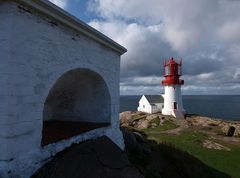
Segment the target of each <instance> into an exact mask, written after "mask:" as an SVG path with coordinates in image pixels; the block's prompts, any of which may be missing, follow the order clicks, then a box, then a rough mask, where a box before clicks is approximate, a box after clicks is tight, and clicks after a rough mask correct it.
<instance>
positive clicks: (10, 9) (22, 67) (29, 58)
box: [0, 1, 124, 177]
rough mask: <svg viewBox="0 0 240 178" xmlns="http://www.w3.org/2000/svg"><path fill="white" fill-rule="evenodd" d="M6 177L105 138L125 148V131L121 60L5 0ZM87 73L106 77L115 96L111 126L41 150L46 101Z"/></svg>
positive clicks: (2, 107)
mask: <svg viewBox="0 0 240 178" xmlns="http://www.w3.org/2000/svg"><path fill="white" fill-rule="evenodd" d="M0 27H1V31H0V60H1V65H0V84H1V87H0V88H1V89H0V99H1V100H0V112H1V115H0V177H11V176H12V177H18V176H19V177H27V176H29V175H31V174H32V173H33V172H34V171H35V170H36V168H37V167H39V166H41V165H42V164H43V163H44V162H45V161H43V160H47V158H50V157H51V156H53V155H54V154H56V153H57V152H58V151H61V150H62V149H64V148H66V147H68V146H70V145H71V144H72V143H73V142H80V141H82V140H85V139H89V138H96V137H98V136H101V135H107V136H109V137H110V138H111V139H112V140H113V141H114V142H115V143H116V144H118V145H119V146H120V147H121V148H123V147H124V143H123V139H122V135H121V132H120V130H119V121H118V111H119V70H120V59H119V55H118V54H116V53H115V52H113V51H112V50H110V49H108V48H106V47H104V46H102V45H100V44H98V43H96V42H95V41H92V40H90V39H88V38H87V37H85V36H83V35H80V34H76V33H75V32H73V31H71V30H69V29H67V28H65V27H62V26H61V25H60V24H57V25H56V24H55V22H53V21H52V20H50V19H47V18H45V17H43V16H41V15H36V14H35V13H29V12H26V11H24V10H21V9H20V8H18V6H17V4H15V3H12V2H2V1H0ZM76 68H86V69H91V70H92V71H94V72H96V73H98V74H100V75H101V77H102V78H103V80H104V81H105V82H106V84H107V86H108V89H109V92H110V97H111V126H110V127H108V128H101V129H96V130H92V131H90V132H89V133H85V134H83V135H80V136H76V137H74V138H72V139H70V140H68V141H61V142H59V143H56V144H52V145H49V146H47V147H45V148H41V146H40V143H41V137H42V117H43V107H44V102H45V100H46V97H47V96H48V93H49V91H50V89H51V88H52V86H53V84H54V83H55V81H56V80H57V79H58V78H59V77H60V76H61V75H62V74H64V73H65V72H67V71H69V70H72V69H76Z"/></svg>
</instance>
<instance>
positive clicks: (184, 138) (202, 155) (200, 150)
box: [145, 128, 240, 178]
mask: <svg viewBox="0 0 240 178" xmlns="http://www.w3.org/2000/svg"><path fill="white" fill-rule="evenodd" d="M153 130H155V132H153ZM159 130H160V131H161V129H159V128H156V129H152V130H151V132H150V131H145V134H147V137H148V139H151V140H155V141H157V142H158V143H167V144H171V145H174V146H175V147H176V148H178V149H180V150H182V151H186V152H187V153H189V154H191V155H193V156H194V157H196V158H198V159H199V160H201V161H203V162H204V163H205V164H206V165H208V166H210V167H212V168H214V169H216V170H219V171H222V172H224V173H227V174H228V175H231V176H232V177H233V178H239V177H240V171H239V170H240V164H239V163H240V147H238V146H233V145H225V146H227V147H229V148H231V151H223V150H212V149H207V148H204V147H202V145H201V143H202V142H203V141H204V140H206V139H209V138H208V135H207V134H204V133H201V132H197V131H194V130H192V129H186V130H185V131H183V132H182V133H181V134H180V135H170V134H163V133H158V131H159ZM221 144H222V143H221Z"/></svg>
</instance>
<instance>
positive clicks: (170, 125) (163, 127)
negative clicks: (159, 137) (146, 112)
mask: <svg viewBox="0 0 240 178" xmlns="http://www.w3.org/2000/svg"><path fill="white" fill-rule="evenodd" d="M151 122H154V123H157V125H159V122H160V121H159V118H158V117H157V118H155V119H153V120H152V121H151ZM177 127H178V126H177V125H176V124H174V123H172V122H171V121H168V120H166V121H164V123H163V125H159V126H158V127H156V128H148V129H144V130H143V131H144V132H145V133H146V134H151V133H152V132H154V133H157V134H159V133H160V132H161V131H165V130H170V129H175V128H177Z"/></svg>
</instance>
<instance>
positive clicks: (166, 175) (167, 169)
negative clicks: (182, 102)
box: [124, 130, 230, 178]
mask: <svg viewBox="0 0 240 178" xmlns="http://www.w3.org/2000/svg"><path fill="white" fill-rule="evenodd" d="M124 133H125V134H124V138H125V140H128V139H130V140H131V139H132V138H133V137H134V136H133V135H134V133H133V132H132V134H129V133H131V132H128V134H126V133H127V132H126V130H125V131H124ZM145 136H146V135H145ZM145 136H144V135H143V136H142V137H140V138H142V139H143V140H141V139H137V140H138V142H137V143H136V142H135V146H134V147H133V146H132V143H133V142H129V140H128V141H127V142H126V152H127V154H128V158H129V160H130V161H131V162H132V163H133V164H134V165H135V166H136V167H137V168H138V170H139V171H140V172H141V173H142V174H143V175H144V177H146V178H176V177H186V178H190V177H194V178H230V176H228V175H227V174H225V173H222V172H221V171H218V170H216V169H213V168H211V167H209V166H208V165H206V164H204V163H203V162H202V161H200V160H199V159H197V158H195V157H194V156H192V155H191V154H189V153H187V152H185V151H182V150H181V149H177V148H175V146H174V145H173V144H166V143H157V142H155V141H150V140H148V141H144V139H145ZM201 136H203V137H205V135H201ZM137 137H138V136H137V135H136V138H137ZM190 140H195V138H191V139H190ZM128 143H130V144H131V145H128ZM130 146H131V147H130Z"/></svg>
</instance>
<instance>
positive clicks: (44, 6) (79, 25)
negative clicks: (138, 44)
mask: <svg viewBox="0 0 240 178" xmlns="http://www.w3.org/2000/svg"><path fill="white" fill-rule="evenodd" d="M0 1H2V0H0ZM12 1H14V2H16V3H19V4H22V5H27V6H29V7H30V8H33V9H35V10H37V11H38V12H40V13H42V14H45V15H47V16H48V17H50V18H53V19H54V20H56V21H58V22H60V23H61V24H62V25H64V26H66V27H69V28H72V29H73V30H75V31H77V32H79V33H81V34H84V35H86V36H87V37H89V38H91V39H93V40H95V41H97V42H98V43H100V44H102V45H104V46H107V47H109V48H111V49H112V50H114V51H116V52H117V53H119V54H120V55H122V54H124V53H125V52H127V49H126V48H124V47H123V46H121V45H120V44H118V43H116V42H115V41H113V40H112V39H110V38H109V37H107V36H105V35H104V34H102V33H101V32H99V31H97V30H96V29H94V28H92V27H91V26H89V25H88V24H86V23H84V22H83V21H81V20H79V19H78V18H76V17H74V16H73V15H71V14H69V13H68V12H66V11H64V10H63V9H61V8H59V7H58V6H56V5H54V4H53V3H51V2H49V1H47V0H12Z"/></svg>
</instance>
